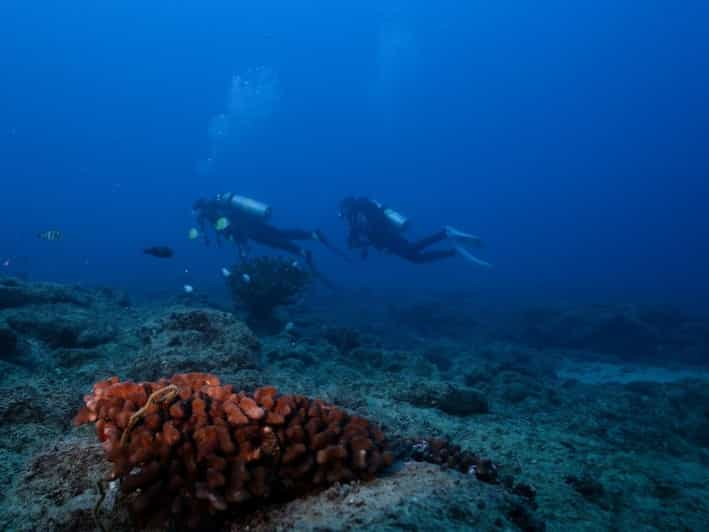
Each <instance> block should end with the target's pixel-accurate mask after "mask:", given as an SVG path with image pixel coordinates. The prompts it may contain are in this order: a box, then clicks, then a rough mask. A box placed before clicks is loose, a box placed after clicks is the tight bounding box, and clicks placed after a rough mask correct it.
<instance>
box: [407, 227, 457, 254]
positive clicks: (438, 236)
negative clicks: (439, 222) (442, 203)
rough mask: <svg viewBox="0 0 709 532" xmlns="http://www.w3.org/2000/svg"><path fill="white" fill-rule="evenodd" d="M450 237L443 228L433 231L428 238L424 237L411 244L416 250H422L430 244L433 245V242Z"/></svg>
mask: <svg viewBox="0 0 709 532" xmlns="http://www.w3.org/2000/svg"><path fill="white" fill-rule="evenodd" d="M447 238H448V233H446V231H445V229H441V230H440V231H438V232H436V233H433V234H432V235H431V236H427V237H426V238H422V239H421V240H419V241H418V242H414V243H413V244H411V247H412V249H413V250H414V251H421V250H422V249H424V248H427V247H428V246H432V245H433V244H437V243H438V242H441V241H443V240H446V239H447Z"/></svg>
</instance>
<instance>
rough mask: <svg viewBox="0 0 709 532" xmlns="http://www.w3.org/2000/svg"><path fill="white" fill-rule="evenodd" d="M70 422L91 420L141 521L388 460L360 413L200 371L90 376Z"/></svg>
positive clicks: (192, 517) (218, 508)
mask: <svg viewBox="0 0 709 532" xmlns="http://www.w3.org/2000/svg"><path fill="white" fill-rule="evenodd" d="M84 401H85V403H86V406H85V407H84V408H82V409H81V410H80V411H79V413H78V414H77V415H76V417H75V418H74V424H75V425H83V424H85V423H94V424H95V426H96V434H97V436H98V439H99V440H100V441H101V443H102V446H103V449H104V452H105V454H106V457H107V459H108V460H109V461H110V462H111V463H112V464H113V472H112V478H114V479H115V478H118V479H120V480H121V491H122V492H123V494H124V495H126V496H127V498H128V501H129V503H130V508H131V510H132V512H133V514H134V515H135V517H136V518H137V520H138V522H139V523H140V524H147V523H148V522H163V523H165V522H170V521H172V522H176V523H181V524H184V525H186V526H187V527H189V528H197V527H201V526H203V525H204V523H205V520H209V519H211V520H219V519H224V518H226V517H227V516H229V515H230V513H231V512H233V511H235V510H238V509H239V508H240V507H243V506H244V505H246V504H249V505H253V504H254V503H258V502H259V501H264V500H266V499H267V498H269V497H276V496H278V497H279V498H284V497H286V498H293V497H296V496H299V495H303V494H304V493H308V492H310V491H312V490H315V489H318V488H322V487H325V486H327V485H330V484H333V483H335V482H346V481H352V480H358V479H359V480H369V479H371V478H373V477H374V476H375V474H376V473H377V472H378V471H380V470H381V469H383V468H385V467H386V466H388V465H389V464H391V462H392V455H391V453H390V452H389V451H387V450H386V443H385V439H384V435H383V433H382V432H381V430H379V428H377V427H376V426H375V425H373V424H371V423H369V422H368V421H367V420H366V419H363V418H361V417H357V416H352V415H349V414H348V413H346V412H345V411H343V410H340V409H339V408H337V407H335V406H333V405H329V404H326V403H323V402H322V401H320V400H313V399H308V398H306V397H303V396H299V395H279V394H278V392H277V390H276V388H274V387H271V386H267V387H262V388H258V389H257V390H255V392H254V393H253V394H247V393H245V392H243V391H240V392H235V391H234V388H233V387H232V386H231V385H222V384H221V382H220V381H219V378H217V377H216V376H214V375H210V374H206V373H186V374H177V375H174V376H173V377H171V378H170V379H160V380H159V381H157V382H140V383H136V382H130V381H127V382H120V380H119V379H118V377H112V378H110V379H108V380H105V381H101V382H98V383H96V384H95V385H94V387H93V391H92V393H91V394H88V395H86V396H85V397H84Z"/></svg>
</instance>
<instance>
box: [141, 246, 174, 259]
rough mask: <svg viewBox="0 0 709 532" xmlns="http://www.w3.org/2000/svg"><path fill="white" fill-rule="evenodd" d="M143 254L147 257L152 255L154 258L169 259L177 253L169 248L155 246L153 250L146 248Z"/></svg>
mask: <svg viewBox="0 0 709 532" xmlns="http://www.w3.org/2000/svg"><path fill="white" fill-rule="evenodd" d="M143 253H145V254H146V255H152V256H153V257H157V258H159V259H169V258H170V257H172V256H173V255H174V254H175V252H174V251H172V249H171V248H169V247H167V246H153V247H151V248H145V249H144V250H143Z"/></svg>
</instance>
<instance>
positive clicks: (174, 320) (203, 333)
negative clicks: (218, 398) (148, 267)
mask: <svg viewBox="0 0 709 532" xmlns="http://www.w3.org/2000/svg"><path fill="white" fill-rule="evenodd" d="M137 333H138V337H139V338H140V341H141V342H142V348H141V349H140V353H139V354H138V356H137V357H136V362H135V365H134V367H133V368H132V370H131V372H130V377H131V378H135V379H149V378H158V377H159V376H161V375H164V374H165V373H166V372H173V373H179V372H185V371H194V370H195V369H196V368H197V369H199V370H200V371H219V372H220V373H224V372H228V371H235V370H241V369H247V368H256V367H258V365H259V359H260V351H261V344H260V343H259V341H258V339H257V338H256V337H255V336H254V335H253V333H252V332H251V330H250V329H249V328H248V327H247V326H246V324H244V322H242V321H240V320H238V319H237V318H236V317H235V316H234V315H233V314H230V313H227V312H221V311H218V310H212V309H198V310H197V309H189V308H177V309H175V310H171V311H167V312H164V313H162V314H160V315H159V316H157V317H156V318H154V319H152V320H150V321H149V322H148V323H146V324H145V325H144V326H142V327H140V328H139V329H138V331H137Z"/></svg>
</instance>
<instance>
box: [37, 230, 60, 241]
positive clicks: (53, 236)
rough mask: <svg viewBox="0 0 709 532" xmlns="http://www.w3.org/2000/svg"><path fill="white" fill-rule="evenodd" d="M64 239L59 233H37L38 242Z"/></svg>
mask: <svg viewBox="0 0 709 532" xmlns="http://www.w3.org/2000/svg"><path fill="white" fill-rule="evenodd" d="M63 237H64V235H63V234H62V232H61V231H42V232H41V233H37V238H39V239H40V240H61V239H62V238H63Z"/></svg>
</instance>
